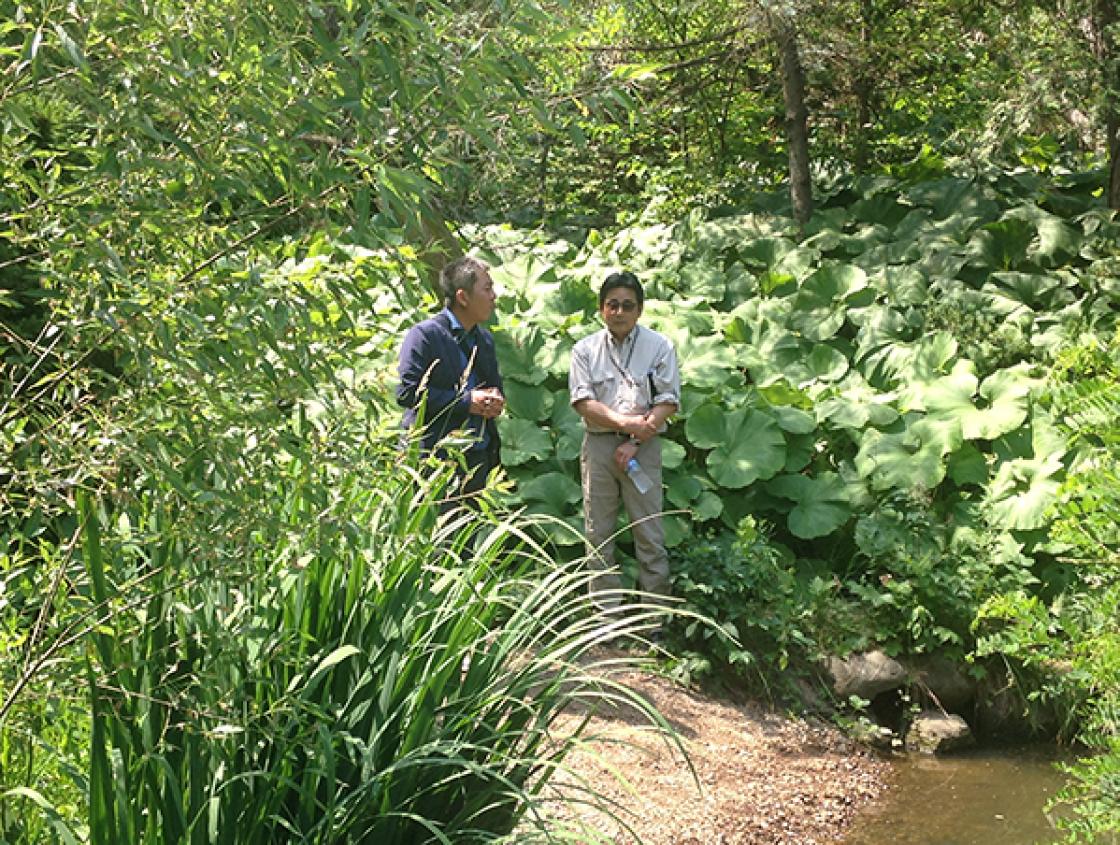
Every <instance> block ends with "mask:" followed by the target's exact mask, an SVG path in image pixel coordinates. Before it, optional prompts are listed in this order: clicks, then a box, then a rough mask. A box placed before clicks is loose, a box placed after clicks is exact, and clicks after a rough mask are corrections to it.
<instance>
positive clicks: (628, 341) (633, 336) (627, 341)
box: [603, 323, 640, 349]
mask: <svg viewBox="0 0 1120 845" xmlns="http://www.w3.org/2000/svg"><path fill="white" fill-rule="evenodd" d="M639 328H640V327H639V326H638V325H637V324H636V323H635V324H634V328H632V329H630V334H628V335H626V337H624V338H623V339H622V340H615V339H614V335H613V334H611V330H610V329H603V331H604V332H606V335H607V341H608V342H609V343H611V344H613V345H614V346H616V347H618V348H619V349H625V348H626V347H627V346H630V345H632V344H633V343H634V341H636V340H637V339H638V329H639Z"/></svg>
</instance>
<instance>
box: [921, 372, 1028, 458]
mask: <svg viewBox="0 0 1120 845" xmlns="http://www.w3.org/2000/svg"><path fill="white" fill-rule="evenodd" d="M1034 384H1035V380H1034V379H1032V378H1031V377H1030V375H1029V374H1028V372H1027V370H1026V368H1025V366H1018V367H1014V368H1009V369H1006V370H1000V371H999V372H996V373H993V374H992V375H991V376H989V377H988V378H987V379H985V380H984V383H983V385H980V387H979V391H977V379H976V376H975V374H974V373H973V372H972V369H971V365H970V364H969V362H965V361H960V362H958V365H957V366H956V367H954V369H953V372H952V373H950V374H949V375H947V376H945V377H943V378H940V379H937V380H936V381H933V382H930V383H927V384H922V383H918V384H916V385H914V387H913V388H912V389H911V390H909V391H905V392H904V402H905V403H906V406H907V407H908V408H909V409H915V410H925V411H927V412H928V414H929V416H930V418H931V419H951V420H956V421H958V422H959V423H960V426H961V433H962V434H963V435H964V437H965V438H966V439H968V440H977V439H983V440H994V439H995V438H997V437H999V436H1001V435H1003V434H1006V433H1007V432H1009V431H1014V430H1015V429H1016V428H1018V427H1019V426H1020V425H1022V424H1023V421H1024V420H1026V418H1027V410H1028V398H1029V395H1030V391H1031V388H1032V387H1033V386H1034ZM973 397H976V400H975V401H974V398H973Z"/></svg>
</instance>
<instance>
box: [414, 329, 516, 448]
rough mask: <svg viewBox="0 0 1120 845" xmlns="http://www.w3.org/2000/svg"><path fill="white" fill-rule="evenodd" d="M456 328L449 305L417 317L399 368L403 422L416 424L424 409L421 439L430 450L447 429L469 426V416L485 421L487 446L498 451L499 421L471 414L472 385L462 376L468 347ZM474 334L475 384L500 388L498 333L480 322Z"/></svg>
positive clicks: (474, 420)
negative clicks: (463, 345)
mask: <svg viewBox="0 0 1120 845" xmlns="http://www.w3.org/2000/svg"><path fill="white" fill-rule="evenodd" d="M454 331H455V330H453V329H452V324H451V320H450V319H449V317H448V314H447V311H446V310H445V311H441V312H440V313H439V314H437V315H436V316H434V317H432V318H430V319H427V320H424V321H423V322H421V323H417V324H416V325H415V326H413V327H412V328H410V329H409V330H408V333H407V334H406V335H405V337H404V343H403V344H402V345H401V357H400V366H399V370H398V372H399V373H400V384H398V385H397V404H398V405H400V406H401V407H402V408H404V409H405V412H404V425H405V426H408V427H412V426H413V425H414V424H415V423H416V417H417V414H418V412H419V411H420V410H421V409H423V414H424V416H423V420H424V434H423V436H422V437H421V445H422V446H423V447H424V449H426V450H429V451H430V450H431V449H433V448H434V447H435V445H436V443H438V442H439V440H440V439H442V438H443V437H445V436H446V435H447V433H448V432H450V431H453V430H455V429H460V428H467V427H468V426H467V422H468V420H470V421H471V426H470V427H471V428H473V429H474V430H477V426H478V423H479V422H480V421H482V422H484V423H485V425H486V434H487V435H488V437H487V444H486V448H487V451H489V452H490V453H491V454H492V455H497V453H498V450H499V448H500V443H499V440H498V426H497V425H496V423H495V421H494V420H484V419H483V418H481V417H474V418H472V417H471V415H470V407H471V397H470V390H467V389H466V379H464V378H463V375H464V373H463V364H464V361H465V360H466V355H467V353H465V352H464V351H463V349H462V348H461V347H460V345H459V342H458V340H457V339H456V336H455V334H454V333H453V332H454ZM473 336H474V339H475V344H476V349H477V351H476V352H475V358H474V366H473V372H474V376H475V385H474V386H475V387H476V388H481V387H496V388H498V389H499V390H501V389H502V377H501V374H500V373H499V372H498V356H497V353H496V352H495V351H494V336H493V335H491V334H490V332H489V331H487V330H486V329H485V328H484V327H483V326H476V327H475V329H474V333H473ZM421 387H422V388H423V389H421Z"/></svg>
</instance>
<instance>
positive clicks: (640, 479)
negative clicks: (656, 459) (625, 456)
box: [626, 458, 653, 494]
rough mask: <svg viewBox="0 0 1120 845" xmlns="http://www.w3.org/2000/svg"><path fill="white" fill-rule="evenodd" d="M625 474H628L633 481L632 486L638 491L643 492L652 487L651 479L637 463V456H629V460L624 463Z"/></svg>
mask: <svg viewBox="0 0 1120 845" xmlns="http://www.w3.org/2000/svg"><path fill="white" fill-rule="evenodd" d="M626 474H627V475H629V476H630V480H631V481H633V482H634V486H635V487H636V488H637V490H638V492H639V493H642V494H645V493H648V492H649V491H650V490H651V489H653V479H651V478H650V477H649V476H648V475H646V471H645V470H644V469H642V465H641V464H639V463H638V459H637V458H631V459H630V462H629V463H628V464H626Z"/></svg>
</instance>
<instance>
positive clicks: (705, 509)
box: [692, 490, 723, 522]
mask: <svg viewBox="0 0 1120 845" xmlns="http://www.w3.org/2000/svg"><path fill="white" fill-rule="evenodd" d="M722 513H723V500H722V499H720V497H719V496H717V495H716V494H715V493H713V492H712V491H711V490H705V491H704V492H703V493H701V494H700V498H698V499H697V500H696V504H694V505H693V506H692V516H693V518H694V519H695V520H696V521H697V522H707V521H708V520H710V519H717V518H719V516H720V514H722Z"/></svg>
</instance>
